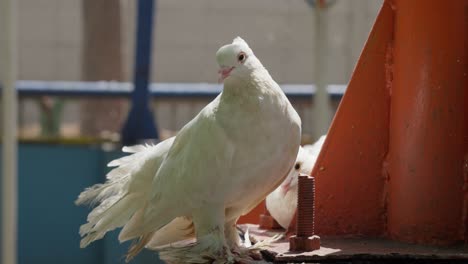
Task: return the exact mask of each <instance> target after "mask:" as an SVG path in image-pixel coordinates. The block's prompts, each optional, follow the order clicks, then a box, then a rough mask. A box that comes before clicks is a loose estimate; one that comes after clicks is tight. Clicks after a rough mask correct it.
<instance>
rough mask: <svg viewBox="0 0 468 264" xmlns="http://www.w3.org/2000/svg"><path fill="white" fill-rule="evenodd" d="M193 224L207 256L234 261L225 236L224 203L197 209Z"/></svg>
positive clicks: (198, 242)
mask: <svg viewBox="0 0 468 264" xmlns="http://www.w3.org/2000/svg"><path fill="white" fill-rule="evenodd" d="M192 219H193V224H194V226H195V233H196V237H197V244H198V245H199V248H203V251H204V252H201V253H202V254H204V255H205V254H206V255H207V257H213V258H215V259H218V258H222V259H225V260H227V262H226V263H233V262H234V258H233V255H232V253H231V250H230V248H229V246H228V245H227V243H226V239H225V237H224V205H218V206H214V205H210V206H206V207H204V208H200V209H198V210H195V211H194V212H193V214H192Z"/></svg>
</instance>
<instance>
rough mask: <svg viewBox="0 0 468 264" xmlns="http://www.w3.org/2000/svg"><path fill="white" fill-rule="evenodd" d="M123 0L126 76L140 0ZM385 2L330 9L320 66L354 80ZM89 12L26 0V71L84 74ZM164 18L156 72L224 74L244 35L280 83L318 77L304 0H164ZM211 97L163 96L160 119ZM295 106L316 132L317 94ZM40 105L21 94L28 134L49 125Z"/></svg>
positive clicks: (40, 75) (178, 120)
mask: <svg viewBox="0 0 468 264" xmlns="http://www.w3.org/2000/svg"><path fill="white" fill-rule="evenodd" d="M119 1H120V4H121V12H122V16H121V17H122V22H121V23H122V34H121V36H122V53H123V56H122V57H123V60H124V63H123V64H124V75H125V77H124V80H131V79H132V67H133V66H132V65H133V53H134V38H135V1H130V0H119ZM381 3H382V0H353V1H349V0H348V1H345V0H337V1H336V2H335V4H334V5H332V6H331V7H329V8H328V9H326V10H325V11H324V12H326V15H325V21H324V25H325V29H326V30H327V34H326V35H327V37H326V39H327V42H328V43H329V46H328V54H327V56H325V57H326V59H327V63H326V66H325V67H326V68H325V69H320V70H321V72H323V74H324V75H325V81H326V82H327V83H330V84H346V83H347V82H348V80H349V77H350V75H351V73H352V70H353V68H354V64H355V63H356V61H357V58H358V56H359V54H360V51H361V49H362V47H363V44H364V42H365V40H366V39H367V35H368V32H369V30H370V28H371V26H372V24H373V21H374V19H375V16H376V14H377V11H378V10H379V8H380V6H381ZM82 19H83V13H82V6H81V1H79V0H19V16H18V21H19V77H20V79H30V80H81V62H82V59H81V54H82V40H83V35H82V22H83V20H82ZM155 23H156V27H155V36H154V38H155V39H154V43H153V56H152V59H153V68H152V76H151V78H152V81H154V82H191V83H198V82H208V83H212V82H216V81H217V65H216V63H215V55H214V54H215V52H216V51H217V49H218V48H219V47H220V46H221V45H223V44H226V43H229V42H231V41H232V38H233V37H235V36H237V35H240V36H242V37H243V38H245V39H246V40H247V41H248V42H249V44H250V46H251V47H252V48H253V50H254V52H255V53H256V54H257V56H258V57H259V58H260V59H261V60H262V62H263V64H264V65H265V67H267V68H268V69H269V71H270V73H271V74H272V76H273V77H274V78H275V79H276V80H277V82H278V83H280V84H281V83H287V84H304V83H314V79H313V76H314V74H315V71H316V70H317V69H315V68H314V51H315V50H314V45H315V38H314V35H315V32H314V23H315V20H314V10H313V9H312V8H311V7H310V6H309V5H308V4H307V3H306V1H304V0H255V1H251V0H238V1H232V0H197V1H189V0H157V15H156V21H155ZM206 103H207V101H203V102H195V101H194V102H189V101H187V100H182V101H180V102H174V101H173V100H172V101H167V102H166V101H163V100H159V102H158V103H157V104H155V105H154V109H155V110H156V117H157V120H158V122H159V128H160V129H162V130H177V129H179V128H180V127H182V125H183V124H185V122H186V121H188V120H189V119H190V118H192V117H193V116H194V115H195V114H196V113H197V112H196V110H197V109H200V108H201V107H202V106H203V105H204V104H206ZM293 103H294V102H293ZM332 104H333V102H332ZM194 105H196V107H193V106H194ZM295 106H297V107H296V108H297V110H298V112H299V113H300V114H301V116H302V117H303V125H304V129H303V130H304V132H305V133H307V134H313V132H312V131H313V126H314V125H315V123H314V120H313V116H314V115H313V113H312V104H310V103H306V104H304V103H299V104H297V105H295ZM334 109H335V107H332V110H333V111H334ZM39 113H40V110H38V105H37V102H36V99H32V100H23V101H22V102H21V105H20V124H21V128H20V132H21V135H22V136H26V137H34V136H37V135H38V134H39V131H40V129H39V128H40V126H39V123H38V120H39ZM82 119H83V118H82V117H81V116H80V102H79V101H76V100H67V103H66V105H65V108H64V114H63V122H64V123H63V124H62V127H61V129H62V134H63V135H65V136H69V137H74V136H79V135H80V129H81V126H82V122H81V121H80V120H82ZM109 119H112V121H111V122H113V123H122V122H123V121H124V120H120V119H119V120H116V119H115V118H113V117H112V116H110V115H109ZM114 119H115V120H114ZM114 132H118V131H114ZM318 136H320V135H312V137H313V138H315V137H318Z"/></svg>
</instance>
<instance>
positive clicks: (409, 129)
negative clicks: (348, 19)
mask: <svg viewBox="0 0 468 264" xmlns="http://www.w3.org/2000/svg"><path fill="white" fill-rule="evenodd" d="M312 175H313V176H315V178H316V219H315V221H316V233H317V234H319V235H364V236H386V237H390V238H393V239H396V240H401V241H405V242H415V243H424V244H439V245H441V244H453V243H456V242H459V241H465V243H466V241H468V1H465V0H450V1H438V0H411V1H408V0H386V1H385V2H384V4H383V6H382V9H381V11H380V13H379V15H378V17H377V19H376V22H375V24H374V27H373V28H372V31H371V33H370V35H369V39H368V41H367V43H366V45H365V47H364V49H363V52H362V54H361V57H360V59H359V61H358V63H357V66H356V68H355V71H354V73H353V76H352V78H351V80H350V82H349V85H348V89H347V91H346V93H345V95H344V97H343V99H342V101H341V103H340V106H339V108H338V111H337V113H336V115H335V118H334V120H333V123H332V125H331V127H330V130H329V133H328V136H327V139H326V141H325V143H324V146H323V148H322V152H321V153H320V155H319V157H318V160H317V163H316V165H315V167H314V169H313V171H312ZM250 217H251V218H250V219H249V220H251V219H252V215H251V216H250ZM255 221H258V216H257V217H256V218H255Z"/></svg>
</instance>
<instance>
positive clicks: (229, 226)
mask: <svg viewBox="0 0 468 264" xmlns="http://www.w3.org/2000/svg"><path fill="white" fill-rule="evenodd" d="M237 219H238V218H236V219H234V220H231V221H228V222H226V224H225V225H224V234H225V237H226V242H227V244H228V246H229V247H230V248H231V251H232V252H238V249H239V247H240V245H241V240H240V236H239V232H238V231H237V227H236V222H237Z"/></svg>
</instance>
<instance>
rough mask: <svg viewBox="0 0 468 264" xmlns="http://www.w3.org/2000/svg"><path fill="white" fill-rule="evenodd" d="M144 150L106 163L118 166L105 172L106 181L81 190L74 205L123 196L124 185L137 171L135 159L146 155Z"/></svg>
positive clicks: (101, 201)
mask: <svg viewBox="0 0 468 264" xmlns="http://www.w3.org/2000/svg"><path fill="white" fill-rule="evenodd" d="M139 146H140V145H139ZM141 148H142V149H143V150H147V149H148V148H146V147H145V146H141ZM146 154H147V152H146V151H141V152H137V153H134V154H132V155H128V156H125V157H122V158H119V159H116V160H113V161H111V162H109V164H107V165H108V166H109V167H114V166H118V167H117V168H114V169H112V170H111V171H110V172H109V173H107V175H106V178H107V181H106V183H100V184H96V185H94V186H91V187H89V188H87V189H86V190H85V191H84V192H82V193H81V194H80V195H79V196H78V199H77V200H76V201H75V204H76V205H83V204H90V205H91V206H94V205H96V204H99V203H104V202H105V201H106V200H107V199H108V198H112V197H114V196H118V198H121V197H122V196H123V189H124V186H125V185H126V184H127V183H128V182H129V181H130V180H131V178H132V175H134V174H135V171H137V168H136V166H138V165H139V164H138V163H137V162H135V161H137V160H139V159H140V158H141V157H143V156H144V155H146Z"/></svg>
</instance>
